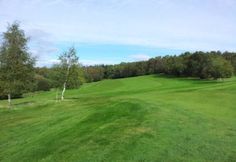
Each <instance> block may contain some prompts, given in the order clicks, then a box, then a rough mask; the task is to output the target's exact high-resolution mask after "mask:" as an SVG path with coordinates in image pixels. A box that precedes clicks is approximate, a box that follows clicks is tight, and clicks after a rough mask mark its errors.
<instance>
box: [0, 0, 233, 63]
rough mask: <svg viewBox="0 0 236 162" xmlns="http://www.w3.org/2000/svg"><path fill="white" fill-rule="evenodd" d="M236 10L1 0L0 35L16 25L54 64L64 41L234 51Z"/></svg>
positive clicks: (171, 1)
mask: <svg viewBox="0 0 236 162" xmlns="http://www.w3.org/2000/svg"><path fill="white" fill-rule="evenodd" d="M235 8H236V1H235V0H215V1H214V0H204V1H198V0H181V1H179V0H147V1H145V0H99V1H98V0H79V1H78V0H50V1H48V0H34V1H30V0H0V20H1V23H0V32H2V31H5V29H6V26H7V23H11V22H13V21H15V20H19V21H20V22H21V24H22V27H23V29H24V30H25V31H26V32H27V34H29V35H30V36H31V37H32V41H33V43H32V44H33V45H32V44H31V48H33V49H32V51H35V53H37V55H39V58H40V60H45V59H46V60H50V59H54V58H53V57H55V55H56V54H55V53H57V52H58V50H57V49H56V45H55V44H57V43H58V42H59V43H60V42H63V41H68V42H78V43H79V42H89V43H90V42H95V43H113V44H132V45H145V46H153V47H159V48H174V49H183V50H229V51H235V50H236V37H235V35H236V19H235V15H236V10H235ZM98 62H99V61H98Z"/></svg>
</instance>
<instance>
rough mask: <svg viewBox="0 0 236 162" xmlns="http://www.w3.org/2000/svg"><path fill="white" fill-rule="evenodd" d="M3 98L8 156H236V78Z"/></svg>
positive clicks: (123, 83) (1, 128)
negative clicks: (9, 107) (10, 101)
mask: <svg viewBox="0 0 236 162" xmlns="http://www.w3.org/2000/svg"><path fill="white" fill-rule="evenodd" d="M54 99H55V92H53V91H52V92H42V93H37V94H34V95H28V96H27V97H25V98H23V99H16V100H14V101H13V103H14V105H13V107H14V109H12V110H7V109H6V107H7V105H6V101H0V161H14V162H15V161H30V162H32V161H42V162H45V161H109V162H110V161H173V162H174V161H181V162H182V161H186V162H190V161H193V162H197V161H199V162H202V161H206V162H208V161H219V162H224V161H225V162H230V161H232V162H233V161H236V78H231V79H227V80H224V81H200V80H197V79H191V78H168V77H165V76H154V75H151V76H141V77H134V78H127V79H117V80H104V81H101V82H96V83H90V84H85V85H83V86H82V88H80V89H79V90H69V91H67V92H66V100H65V101H63V102H58V103H57V102H55V100H54Z"/></svg>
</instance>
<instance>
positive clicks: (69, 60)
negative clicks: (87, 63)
mask: <svg viewBox="0 0 236 162" xmlns="http://www.w3.org/2000/svg"><path fill="white" fill-rule="evenodd" d="M59 60H60V67H61V69H62V74H63V80H64V81H63V88H62V92H61V100H64V94H65V91H66V88H67V84H68V80H69V77H70V74H71V68H72V66H78V61H79V58H78V57H77V56H76V50H75V48H74V47H71V48H69V50H68V51H67V52H64V53H63V54H62V55H60V56H59Z"/></svg>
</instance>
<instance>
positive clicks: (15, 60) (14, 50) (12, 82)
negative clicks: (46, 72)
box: [0, 22, 35, 108]
mask: <svg viewBox="0 0 236 162" xmlns="http://www.w3.org/2000/svg"><path fill="white" fill-rule="evenodd" d="M27 42H28V38H26V36H25V33H24V31H23V30H21V29H20V28H19V24H18V23H16V22H15V23H13V24H12V25H9V26H8V28H7V31H6V32H4V33H3V41H2V44H1V46H0V81H1V89H2V91H3V92H2V93H3V94H4V95H6V96H7V98H8V105H9V108H10V107H11V98H12V97H20V96H21V95H22V94H23V93H24V92H26V91H27V90H29V89H30V88H32V85H33V84H32V83H33V80H34V70H33V67H34V63H35V59H34V58H33V57H31V55H30V53H29V52H28V47H27Z"/></svg>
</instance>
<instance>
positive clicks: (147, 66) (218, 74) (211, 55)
mask: <svg viewBox="0 0 236 162" xmlns="http://www.w3.org/2000/svg"><path fill="white" fill-rule="evenodd" d="M83 69H84V73H85V78H86V81H88V82H93V81H99V80H102V79H116V78H126V77H134V76H140V75H148V74H166V75H173V76H177V77H197V78H200V79H218V78H230V77H231V76H232V75H233V74H236V53H233V52H223V53H222V52H220V51H212V52H202V51H197V52H193V53H191V52H185V53H183V54H181V55H178V56H177V55H175V56H164V57H161V56H158V57H156V58H151V59H149V60H148V61H140V62H131V63H121V64H117V65H96V66H87V67H83Z"/></svg>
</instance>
